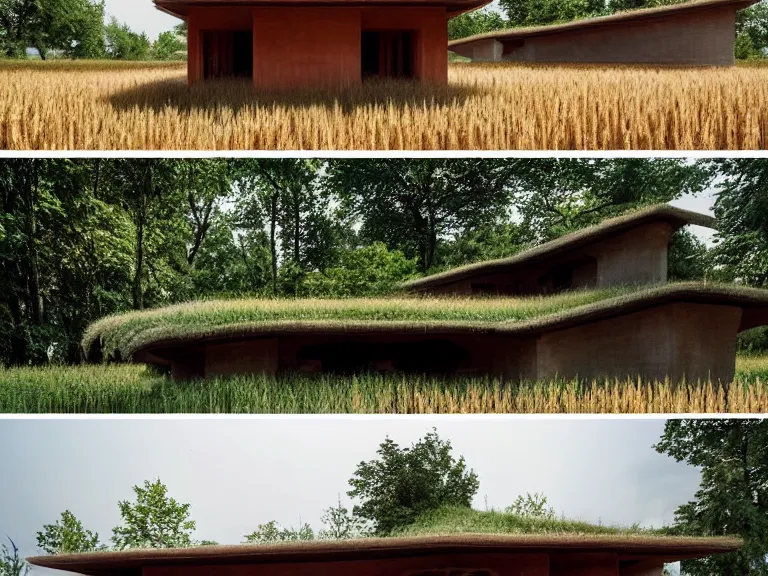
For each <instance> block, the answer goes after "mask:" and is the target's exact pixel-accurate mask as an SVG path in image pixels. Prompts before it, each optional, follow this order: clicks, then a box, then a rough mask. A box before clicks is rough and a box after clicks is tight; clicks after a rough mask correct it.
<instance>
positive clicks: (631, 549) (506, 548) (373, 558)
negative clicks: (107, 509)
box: [29, 534, 742, 576]
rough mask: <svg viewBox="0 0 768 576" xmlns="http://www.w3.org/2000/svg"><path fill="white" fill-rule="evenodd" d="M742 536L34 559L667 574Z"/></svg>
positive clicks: (414, 542) (393, 572)
mask: <svg viewBox="0 0 768 576" xmlns="http://www.w3.org/2000/svg"><path fill="white" fill-rule="evenodd" d="M741 545H742V542H741V540H738V539H732V538H670V537H660V536H628V535H618V536H610V535H599V536H595V535H591V536H590V535H580V534H566V535H561V534H559V535H536V534H525V535H508V534H496V535H494V534H458V535H452V536H450V535H449V536H420V537H411V538H365V539H360V540H346V541H344V540H339V541H311V542H300V543H286V544H261V545H239V546H203V547H197V548H184V549H170V550H169V549H153V550H127V551H124V552H95V553H89V554H74V555H58V556H40V557H36V558H30V559H29V562H30V563H31V564H33V565H35V566H41V567H44V568H51V569H55V570H66V571H68V572H75V573H78V574H83V575H85V576H246V575H247V576H289V575H290V576H588V575H600V576H661V574H662V570H663V567H664V564H667V563H672V562H677V561H680V560H687V559H694V558H705V557H708V556H712V555H714V554H722V553H727V552H732V551H734V550H737V549H738V548H740V546H741Z"/></svg>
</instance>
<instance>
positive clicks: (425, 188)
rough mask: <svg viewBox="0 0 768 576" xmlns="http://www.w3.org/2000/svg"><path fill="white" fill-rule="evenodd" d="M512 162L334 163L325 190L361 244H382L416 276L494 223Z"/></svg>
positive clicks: (503, 202) (504, 196) (501, 206)
mask: <svg viewBox="0 0 768 576" xmlns="http://www.w3.org/2000/svg"><path fill="white" fill-rule="evenodd" d="M514 168H515V161H500V160H495V159H475V158H470V159H457V158H454V159H437V158H425V159H403V158H396V159H372V158H368V159H365V160H357V159H355V160H334V161H331V162H330V163H329V166H328V185H329V187H330V189H331V190H332V191H333V192H335V194H336V196H337V197H338V198H339V200H340V203H341V206H342V208H343V210H344V211H345V214H347V215H348V217H350V218H352V219H354V220H356V221H358V222H360V224H361V228H360V238H361V239H362V240H363V241H364V242H366V243H372V242H376V241H378V242H383V243H384V244H386V246H387V248H388V249H390V250H400V251H401V252H403V254H405V256H406V257H407V258H414V257H415V258H417V259H418V266H419V271H421V272H426V271H427V270H429V269H430V268H432V267H433V266H435V265H439V262H436V260H435V256H436V254H437V252H438V248H439V245H440V244H441V243H442V242H444V241H445V240H446V239H447V238H448V237H450V236H453V235H456V234H461V233H462V232H463V231H464V230H466V229H470V228H473V227H476V226H480V225H482V224H484V223H488V222H492V221H494V220H495V219H496V218H497V217H498V216H499V215H500V214H501V213H502V212H503V210H504V208H505V206H506V205H507V202H508V199H509V195H508V190H507V185H508V183H509V181H510V178H511V177H512V174H513V171H514Z"/></svg>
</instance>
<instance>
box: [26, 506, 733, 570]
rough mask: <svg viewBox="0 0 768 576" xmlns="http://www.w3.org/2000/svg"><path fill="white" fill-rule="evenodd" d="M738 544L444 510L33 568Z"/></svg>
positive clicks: (675, 553)
mask: <svg viewBox="0 0 768 576" xmlns="http://www.w3.org/2000/svg"><path fill="white" fill-rule="evenodd" d="M742 544H743V542H742V541H741V540H740V539H738V538H722V537H718V538H696V537H671V536H662V535H658V533H657V532H656V531H654V530H643V529H640V528H637V527H632V528H618V527H607V526H598V525H594V524H589V523H586V522H575V521H568V520H536V519H531V518H523V517H521V516H517V515H514V514H505V513H501V512H478V511H476V510H470V509H468V508H452V507H447V508H442V509H440V510H437V511H434V512H430V513H427V514H425V515H423V516H421V517H420V518H419V519H417V521H416V523H415V524H414V525H413V526H411V527H409V528H407V529H405V530H402V531H401V532H399V533H397V534H395V535H394V537H389V538H359V539H355V540H315V541H302V542H282V543H269V544H246V545H234V546H233V545H219V546H198V547H194V548H177V549H144V550H142V549H133V550H125V551H121V552H90V553H85V554H70V555H55V556H39V557H34V558H29V562H30V563H31V564H34V565H37V566H45V567H48V568H55V569H59V570H69V571H75V572H81V573H83V574H89V575H93V576H101V575H107V574H109V575H120V574H133V573H135V571H136V570H137V569H139V568H141V567H143V566H145V565H153V566H160V565H168V566H180V565H204V564H207V563H215V564H217V565H220V564H249V563H291V562H296V563H300V562H306V561H308V560H310V561H312V562H323V561H340V560H356V561H358V562H360V561H365V560H371V561H374V562H377V563H380V562H381V561H382V559H386V558H388V557H392V558H404V557H408V556H409V555H413V556H414V557H420V556H421V555H422V554H423V553H425V552H429V553H430V554H435V553H436V552H439V551H442V552H444V553H446V554H451V553H459V554H461V553H472V552H481V553H486V552H493V553H505V552H506V553H520V552H532V551H536V552H563V551H572V552H581V553H590V552H599V551H602V552H614V553H617V554H619V555H620V556H622V555H626V557H628V558H630V559H632V560H633V561H637V560H638V557H642V556H648V557H654V558H656V559H660V558H661V559H665V561H675V560H679V559H683V558H696V557H703V556H708V555H711V554H714V553H720V552H730V551H733V550H736V549H738V548H739V547H740V546H741V545H742Z"/></svg>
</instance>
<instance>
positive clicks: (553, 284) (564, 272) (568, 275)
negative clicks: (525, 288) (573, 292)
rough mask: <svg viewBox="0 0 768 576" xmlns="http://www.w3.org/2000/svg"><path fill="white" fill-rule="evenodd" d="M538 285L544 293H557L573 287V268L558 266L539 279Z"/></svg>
mask: <svg viewBox="0 0 768 576" xmlns="http://www.w3.org/2000/svg"><path fill="white" fill-rule="evenodd" d="M539 285H540V286H541V288H542V291H543V292H544V293H549V294H551V293H557V292H563V291H564V290H570V289H571V288H572V287H573V268H572V267H571V266H568V265H565V264H560V265H557V266H554V267H553V268H552V269H551V270H550V271H549V272H547V274H545V275H544V276H542V277H541V278H539Z"/></svg>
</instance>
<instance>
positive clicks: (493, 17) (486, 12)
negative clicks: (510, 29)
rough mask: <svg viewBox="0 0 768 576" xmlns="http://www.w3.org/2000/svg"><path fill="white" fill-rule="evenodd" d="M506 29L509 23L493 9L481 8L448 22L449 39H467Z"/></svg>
mask: <svg viewBox="0 0 768 576" xmlns="http://www.w3.org/2000/svg"><path fill="white" fill-rule="evenodd" d="M506 27H507V22H506V20H504V16H502V15H501V14H500V13H499V12H498V11H496V10H494V9H493V8H481V9H480V10H475V11H473V12H466V13H464V14H462V15H460V16H457V17H455V18H451V19H450V20H448V39H449V40H456V39H458V38H466V37H467V36H474V35H475V34H484V33H485V32H493V31H495V30H502V29H504V28H506Z"/></svg>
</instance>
